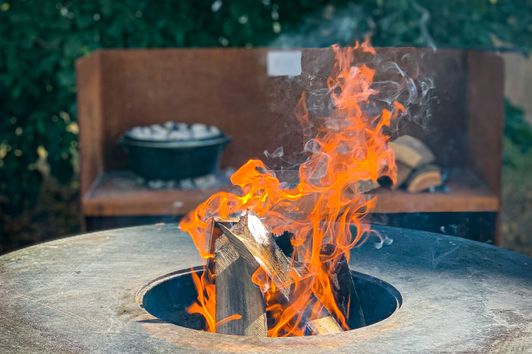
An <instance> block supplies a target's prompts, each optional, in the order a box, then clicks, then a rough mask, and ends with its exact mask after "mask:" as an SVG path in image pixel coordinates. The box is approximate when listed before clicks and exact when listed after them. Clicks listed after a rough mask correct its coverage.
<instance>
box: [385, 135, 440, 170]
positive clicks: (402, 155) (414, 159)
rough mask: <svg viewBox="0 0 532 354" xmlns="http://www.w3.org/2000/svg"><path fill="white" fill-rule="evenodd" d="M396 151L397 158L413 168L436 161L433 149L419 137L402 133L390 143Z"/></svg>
mask: <svg viewBox="0 0 532 354" xmlns="http://www.w3.org/2000/svg"><path fill="white" fill-rule="evenodd" d="M389 146H390V148H391V149H392V150H393V151H394V153H395V160H396V161H399V162H402V163H404V164H405V165H407V166H410V167H412V168H416V167H419V166H421V165H426V164H429V163H432V162H434V160H435V158H434V155H433V154H432V151H430V149H429V148H428V147H427V146H426V145H425V144H424V143H423V142H422V141H421V140H419V139H417V138H414V137H413V136H410V135H402V136H400V137H398V138H397V139H395V140H394V141H392V142H390V143H389Z"/></svg>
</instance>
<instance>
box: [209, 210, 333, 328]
mask: <svg viewBox="0 0 532 354" xmlns="http://www.w3.org/2000/svg"><path fill="white" fill-rule="evenodd" d="M217 225H218V227H220V229H221V230H222V232H223V233H224V235H225V236H227V239H228V240H229V241H230V242H231V243H232V245H233V246H234V247H235V249H236V250H237V251H238V253H239V254H240V255H241V257H242V258H243V259H245V260H246V261H247V262H248V263H249V265H250V266H251V267H252V268H253V269H256V268H258V267H259V266H260V267H262V269H264V270H265V271H266V273H267V274H268V275H269V276H270V277H271V279H272V281H273V282H274V283H275V285H276V286H277V287H278V289H279V293H280V294H281V299H279V301H280V302H282V304H287V303H288V302H289V301H290V287H291V283H292V281H291V280H290V278H289V276H288V274H289V272H290V271H291V270H292V271H296V272H297V269H295V268H294V267H291V261H290V259H288V257H286V255H285V254H284V253H283V252H282V251H281V249H280V248H279V246H277V244H276V243H275V241H274V240H273V238H272V235H271V234H270V233H269V232H268V231H267V230H266V228H265V227H264V225H263V224H262V222H261V221H260V220H259V219H258V217H256V216H255V215H253V214H251V213H248V214H247V215H244V216H242V217H241V219H240V221H239V222H238V223H235V224H233V225H230V224H229V225H227V224H225V223H223V222H217ZM313 301H317V299H313ZM325 317H328V318H329V319H322V318H325ZM318 319H321V320H320V321H318V322H314V321H316V319H314V320H312V321H308V322H306V324H305V325H306V327H307V328H308V330H309V331H310V332H312V333H314V334H329V333H339V332H342V331H343V329H342V327H341V326H340V325H339V324H338V322H337V321H336V319H334V317H332V316H331V314H330V313H329V312H328V311H327V309H325V308H323V310H322V313H321V314H320V315H319V316H318Z"/></svg>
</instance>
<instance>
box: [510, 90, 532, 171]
mask: <svg viewBox="0 0 532 354" xmlns="http://www.w3.org/2000/svg"><path fill="white" fill-rule="evenodd" d="M504 113H505V122H504V138H505V139H504V146H505V149H504V164H505V165H507V166H509V167H516V166H520V165H523V161H524V160H526V159H527V156H528V155H527V154H528V153H529V150H530V149H531V148H532V126H531V125H530V123H528V122H527V121H526V120H525V115H524V112H523V110H522V109H520V108H519V107H516V106H514V105H513V104H512V103H511V102H510V101H508V100H506V102H505V104H504Z"/></svg>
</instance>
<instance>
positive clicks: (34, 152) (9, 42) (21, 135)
mask: <svg viewBox="0 0 532 354" xmlns="http://www.w3.org/2000/svg"><path fill="white" fill-rule="evenodd" d="M366 35H370V36H371V39H372V42H373V44H374V45H376V46H428V47H432V48H443V47H453V48H477V49H486V50H498V51H501V52H509V51H515V52H520V53H524V54H526V53H528V52H529V50H530V49H531V48H532V2H531V1H527V0H522V1H508V0H506V1H504V0H446V1H430V0H394V1H384V0H381V1H378V0H371V1H370V0H364V1H323V0H322V1H320V0H294V1H279V0H277V1H275V0H232V1H227V0H226V1H220V0H209V1H203V0H195V1H168V0H158V1H146V0H135V1H133V0H97V1H96V0H93V1H81V0H79V1H42V0H41V1H37V0H33V1H31V0H26V1H24V0H12V1H6V0H0V253H2V252H5V251H7V250H9V249H14V248H18V247H22V246H26V245H29V244H32V243H35V242H40V241H42V240H45V239H49V238H54V237H58V236H63V235H67V234H72V233H76V232H78V231H79V227H80V226H79V225H80V223H79V200H78V199H79V193H78V189H79V182H78V164H77V159H78V138H77V133H78V126H77V124H76V101H75V99H76V86H75V73H74V62H75V60H76V59H77V58H79V57H81V56H83V55H86V54H88V53H90V52H91V51H93V50H95V49H97V48H161V47H222V46H229V47H231V46H234V47H256V46H264V47H265V46H272V47H286V46H296V47H299V46H304V47H324V46H328V45H330V44H332V43H337V42H338V43H341V44H350V43H352V42H353V41H354V40H355V39H360V38H363V37H364V36H366ZM506 112H507V114H506V128H505V159H504V170H503V172H504V174H503V176H504V186H503V194H504V195H503V198H504V200H503V203H504V204H503V221H504V223H503V228H502V232H503V239H504V240H505V241H504V244H503V245H505V246H507V247H511V248H513V249H516V250H519V251H522V252H526V253H532V236H530V235H529V234H530V231H532V230H531V229H532V225H531V222H532V221H531V219H532V217H531V214H532V211H531V209H532V208H531V206H532V192H531V191H532V182H530V181H529V180H530V178H529V177H530V173H529V172H528V171H530V168H531V167H532V162H531V159H530V157H529V156H528V155H529V154H528V155H527V153H528V152H529V151H528V150H529V148H530V145H531V144H532V132H531V128H530V124H529V123H527V120H526V117H525V114H524V113H523V111H522V110H521V109H520V108H519V107H517V106H514V105H512V104H511V103H510V102H509V101H508V103H507V107H506Z"/></svg>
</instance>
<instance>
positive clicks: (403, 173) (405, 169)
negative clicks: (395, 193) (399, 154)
mask: <svg viewBox="0 0 532 354" xmlns="http://www.w3.org/2000/svg"><path fill="white" fill-rule="evenodd" d="M395 164H396V165H397V181H396V182H395V184H393V183H392V180H391V178H390V177H388V176H384V177H381V178H379V184H380V185H381V186H383V187H387V188H390V189H391V190H396V189H398V188H399V187H401V186H402V185H403V184H404V183H405V182H406V180H408V177H409V176H410V173H411V172H412V167H410V166H407V165H405V164H404V163H402V162H399V161H396V162H395Z"/></svg>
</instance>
